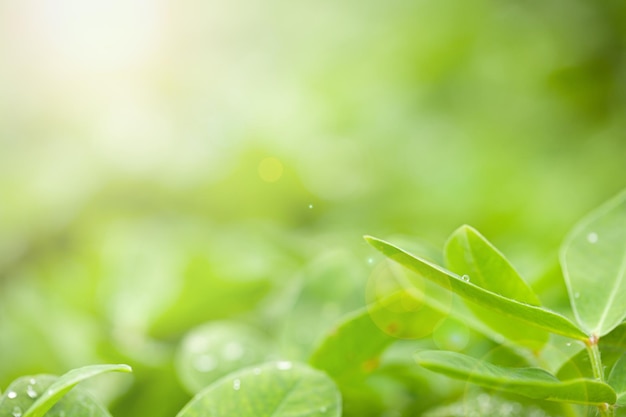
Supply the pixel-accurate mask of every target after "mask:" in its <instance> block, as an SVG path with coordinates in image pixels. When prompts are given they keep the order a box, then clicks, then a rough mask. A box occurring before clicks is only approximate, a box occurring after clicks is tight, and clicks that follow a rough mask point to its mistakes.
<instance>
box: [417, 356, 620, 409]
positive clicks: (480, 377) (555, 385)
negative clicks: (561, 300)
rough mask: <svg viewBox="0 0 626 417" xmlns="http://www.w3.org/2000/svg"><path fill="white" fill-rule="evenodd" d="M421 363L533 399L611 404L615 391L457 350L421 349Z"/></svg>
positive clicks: (418, 357) (475, 382) (590, 381)
mask: <svg viewBox="0 0 626 417" xmlns="http://www.w3.org/2000/svg"><path fill="white" fill-rule="evenodd" d="M415 359H416V361H417V363H418V364H419V365H420V366H423V367H424V368H426V369H430V370H431V371H435V372H438V373H442V374H445V375H447V376H450V377H452V378H456V379H462V380H467V381H468V382H470V383H473V384H476V385H480V386H483V387H487V388H492V389H495V390H499V391H505V392H512V393H515V394H519V395H523V396H525V397H528V398H532V399H536V400H550V401H561V402H571V403H578V404H596V405H599V404H604V403H609V404H614V403H615V401H616V398H617V397H616V394H615V391H614V390H613V389H612V388H611V387H610V386H609V385H607V384H605V383H603V382H600V381H597V380H592V379H584V378H580V379H571V380H568V381H559V380H558V379H557V378H556V377H555V376H554V375H552V374H550V373H549V372H547V371H545V370H543V369H540V368H506V367H501V366H496V365H493V364H490V363H487V362H485V361H481V360H479V359H476V358H473V357H471V356H467V355H462V354H460V353H456V352H446V351H423V352H419V353H417V354H416V355H415Z"/></svg>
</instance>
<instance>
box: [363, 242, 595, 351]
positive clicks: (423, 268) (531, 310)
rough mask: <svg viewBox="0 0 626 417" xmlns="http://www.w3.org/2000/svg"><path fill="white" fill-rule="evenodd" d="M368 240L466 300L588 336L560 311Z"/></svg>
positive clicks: (566, 332) (577, 335) (546, 327)
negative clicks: (491, 288)
mask: <svg viewBox="0 0 626 417" xmlns="http://www.w3.org/2000/svg"><path fill="white" fill-rule="evenodd" d="M365 240H366V241H367V242H368V243H369V244H370V245H372V246H373V247H374V248H375V249H377V250H378V251H380V252H381V253H383V254H384V255H385V256H387V257H388V258H390V259H392V260H394V261H396V262H398V263H399V264H401V265H403V266H405V267H406V268H408V269H410V270H412V271H414V272H416V273H417V274H418V275H420V276H421V277H423V278H425V279H427V280H430V281H432V282H434V283H436V284H438V285H439V286H442V287H444V288H447V289H448V290H450V291H452V292H454V293H455V294H458V295H460V296H461V297H463V298H464V299H465V300H467V301H470V302H472V303H475V304H477V305H480V306H481V307H485V308H487V309H489V310H492V311H495V312H497V313H500V314H502V315H504V316H507V317H510V318H512V319H517V320H520V321H522V322H524V323H526V324H529V325H531V326H535V327H537V328H540V329H543V330H547V331H549V332H552V333H556V334H560V335H563V336H568V337H571V338H574V339H578V340H586V339H587V338H588V336H587V335H586V334H585V332H583V331H582V330H581V329H579V328H578V327H577V326H576V325H575V324H574V323H572V322H571V321H570V320H568V319H567V318H565V317H563V316H561V315H560V314H558V313H555V312H553V311H550V310H547V309H545V308H542V307H537V306H534V305H530V304H525V303H521V302H519V301H516V300H513V299H510V298H507V297H504V296H501V295H498V294H496V293H494V292H491V291H488V290H486V289H484V288H481V287H479V286H477V285H475V284H472V283H471V282H468V281H465V280H464V279H463V278H462V277H461V276H459V275H457V274H455V273H454V272H451V271H448V270H447V269H444V268H442V267H440V266H438V265H435V264H432V263H430V262H428V261H426V260H424V259H420V258H418V257H417V256H415V255H412V254H410V253H408V252H405V251H404V250H402V249H400V248H398V247H396V246H394V245H392V244H390V243H388V242H385V241H384V240H381V239H377V238H374V237H371V236H366V237H365Z"/></svg>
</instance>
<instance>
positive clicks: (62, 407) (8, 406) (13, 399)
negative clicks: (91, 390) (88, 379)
mask: <svg viewBox="0 0 626 417" xmlns="http://www.w3.org/2000/svg"><path fill="white" fill-rule="evenodd" d="M58 380H59V377H56V376H52V375H33V376H24V377H21V378H18V379H17V380H15V381H13V383H11V385H10V386H9V388H8V389H7V391H6V392H5V394H6V395H5V396H4V397H2V398H0V416H3V417H4V416H7V417H16V416H23V415H25V414H24V413H25V411H26V410H29V409H30V408H31V407H32V405H33V404H34V403H35V402H36V401H37V398H38V397H40V396H41V395H42V394H43V393H45V392H46V390H47V389H48V388H49V387H50V386H51V385H53V384H54V383H55V382H56V381H58ZM45 416H46V417H110V414H109V412H108V411H107V410H106V408H105V407H103V406H102V405H101V404H99V403H98V402H97V401H95V400H94V399H93V398H92V397H91V395H89V394H88V393H87V392H86V391H85V390H82V389H81V388H80V387H75V388H74V389H72V390H71V391H70V392H68V393H67V394H66V395H64V396H63V398H61V399H60V400H59V401H58V402H56V403H55V404H54V405H53V406H52V408H51V409H50V410H48V412H47V413H46V414H45Z"/></svg>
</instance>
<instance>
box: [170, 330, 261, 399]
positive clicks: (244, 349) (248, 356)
mask: <svg viewBox="0 0 626 417" xmlns="http://www.w3.org/2000/svg"><path fill="white" fill-rule="evenodd" d="M269 352H270V349H269V342H268V341H267V337H266V336H264V335H263V334H262V333H260V332H259V331H258V330H256V329H255V328H253V327H248V326H245V325H243V324H241V323H237V322H228V321H217V322H210V323H207V324H205V325H202V326H199V327H197V328H195V329H194V330H192V331H191V332H189V333H188V334H187V335H186V336H185V338H184V339H183V341H182V343H181V346H180V348H179V349H178V352H177V355H176V372H177V374H178V377H179V379H180V380H181V382H182V383H183V385H184V387H185V389H187V391H188V392H190V393H191V394H195V393H197V392H198V391H200V390H202V389H203V388H205V387H207V386H208V385H210V384H211V383H213V382H215V381H216V380H218V379H219V378H221V377H222V376H224V375H226V374H229V373H231V372H234V371H235V370H237V369H241V368H245V367H248V366H251V365H254V364H256V363H262V362H265V361H266V360H267V356H268V354H269Z"/></svg>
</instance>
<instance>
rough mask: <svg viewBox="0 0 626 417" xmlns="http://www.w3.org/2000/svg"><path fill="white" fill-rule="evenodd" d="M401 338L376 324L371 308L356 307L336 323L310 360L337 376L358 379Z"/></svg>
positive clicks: (369, 370)
mask: <svg viewBox="0 0 626 417" xmlns="http://www.w3.org/2000/svg"><path fill="white" fill-rule="evenodd" d="M396 340H397V339H396V338H395V337H393V336H390V335H389V334H387V333H385V332H383V331H382V330H380V329H379V328H378V326H376V324H375V323H374V322H373V321H372V318H371V316H370V311H369V310H368V309H367V308H364V309H361V310H358V311H355V312H354V313H352V314H350V315H349V316H348V317H346V318H345V319H344V320H343V322H342V323H341V324H339V325H338V326H337V327H335V328H334V329H333V330H332V331H331V333H330V334H329V335H328V336H327V337H326V338H325V339H324V340H323V341H322V343H321V344H320V346H319V347H318V348H317V349H316V350H315V352H314V353H313V355H312V356H311V359H310V360H309V363H310V364H311V366H313V367H314V368H317V369H321V370H323V371H325V372H326V373H327V374H328V375H330V376H331V377H333V378H334V379H335V380H345V379H348V380H350V379H354V378H355V377H358V376H363V375H366V374H368V373H370V372H371V371H373V370H374V369H376V368H377V366H378V358H379V356H380V354H381V353H382V352H383V351H384V350H385V348H386V347H387V346H389V345H390V344H391V343H393V342H394V341H396Z"/></svg>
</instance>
